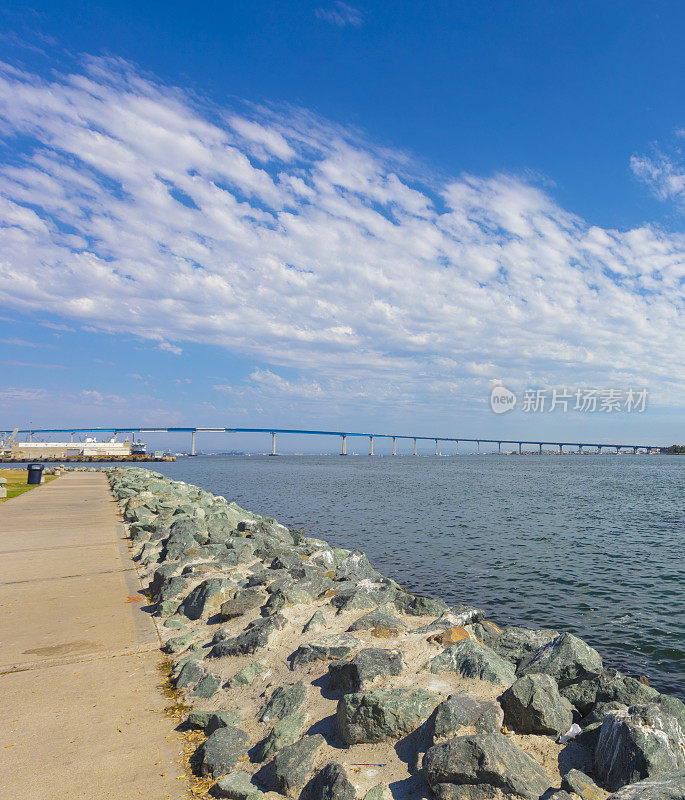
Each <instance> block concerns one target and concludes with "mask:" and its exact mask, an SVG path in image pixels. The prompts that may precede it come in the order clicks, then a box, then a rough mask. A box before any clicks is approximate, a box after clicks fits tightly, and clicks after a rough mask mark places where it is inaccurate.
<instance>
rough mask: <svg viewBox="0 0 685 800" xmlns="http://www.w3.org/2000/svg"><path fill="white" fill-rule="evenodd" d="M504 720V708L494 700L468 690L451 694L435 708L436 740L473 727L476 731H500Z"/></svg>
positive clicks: (434, 734)
mask: <svg viewBox="0 0 685 800" xmlns="http://www.w3.org/2000/svg"><path fill="white" fill-rule="evenodd" d="M503 721H504V713H503V711H502V708H501V706H500V705H499V703H496V702H495V701H494V700H481V699H479V698H477V697H473V696H472V695H470V694H468V693H467V692H458V693H457V694H451V695H450V696H449V697H448V698H447V700H443V701H442V703H440V705H439V706H438V707H437V708H436V709H435V714H434V716H433V737H434V741H435V740H439V739H447V738H452V737H453V736H456V735H457V734H458V733H459V732H460V731H462V730H463V729H464V728H471V727H472V728H474V729H475V732H476V733H498V732H499V731H500V730H501V728H502V723H503Z"/></svg>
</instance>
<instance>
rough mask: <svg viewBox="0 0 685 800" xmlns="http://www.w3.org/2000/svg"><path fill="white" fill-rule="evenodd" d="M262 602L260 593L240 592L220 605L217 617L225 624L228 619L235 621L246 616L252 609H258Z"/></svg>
mask: <svg viewBox="0 0 685 800" xmlns="http://www.w3.org/2000/svg"><path fill="white" fill-rule="evenodd" d="M263 602H264V595H263V594H262V593H261V592H258V591H255V590H250V589H246V590H245V591H244V592H240V593H238V594H237V595H236V596H235V597H233V598H231V599H230V600H227V601H226V602H225V603H222V604H221V610H220V612H219V615H220V617H221V620H222V622H227V621H228V620H229V619H235V618H236V617H241V616H242V615H243V614H247V613H248V611H252V609H254V608H259V606H261V604H262V603H263Z"/></svg>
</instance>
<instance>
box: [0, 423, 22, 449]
mask: <svg viewBox="0 0 685 800" xmlns="http://www.w3.org/2000/svg"><path fill="white" fill-rule="evenodd" d="M18 433H19V428H15V429H14V430H13V431H12V433H11V434H10V436H9V438H7V439H5V441H4V442H0V452H9V451H10V450H11V449H12V442H13V441H14V440H15V438H16V436H17V434H18Z"/></svg>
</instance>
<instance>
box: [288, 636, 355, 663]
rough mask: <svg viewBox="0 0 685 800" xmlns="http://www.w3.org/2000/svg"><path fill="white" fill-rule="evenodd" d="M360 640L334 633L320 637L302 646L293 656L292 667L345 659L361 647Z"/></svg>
mask: <svg viewBox="0 0 685 800" xmlns="http://www.w3.org/2000/svg"><path fill="white" fill-rule="evenodd" d="M359 644H360V642H359V639H357V638H356V637H354V636H351V635H350V634H346V633H333V634H329V635H327V636H320V637H319V638H318V639H314V640H313V641H311V642H307V643H306V644H301V645H300V646H299V647H298V648H297V650H296V651H295V652H294V653H293V655H292V660H291V667H292V669H295V667H297V666H300V665H301V664H309V663H311V662H312V661H325V660H327V659H339V658H345V656H348V655H350V653H352V652H353V651H354V650H356V649H357V648H358V647H359Z"/></svg>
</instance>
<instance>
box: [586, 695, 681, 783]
mask: <svg viewBox="0 0 685 800" xmlns="http://www.w3.org/2000/svg"><path fill="white" fill-rule="evenodd" d="M683 769H685V734H684V733H683V730H682V728H681V727H680V724H679V723H678V720H677V719H676V718H675V717H671V716H669V715H668V714H666V713H664V711H662V709H661V708H660V707H659V705H658V704H656V703H652V704H649V705H644V706H633V707H632V708H629V709H628V710H627V711H610V712H609V713H608V714H606V715H605V716H604V720H603V722H602V727H601V729H600V732H599V741H598V742H597V747H596V748H595V770H596V772H597V776H598V777H599V779H600V780H601V781H602V782H603V783H604V784H605V785H606V786H607V788H609V789H610V790H611V791H616V790H617V789H620V788H621V787H622V786H625V785H626V784H629V783H635V782H636V781H640V780H642V779H643V778H652V777H656V776H659V775H666V774H668V773H671V772H677V771H679V770H683Z"/></svg>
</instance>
